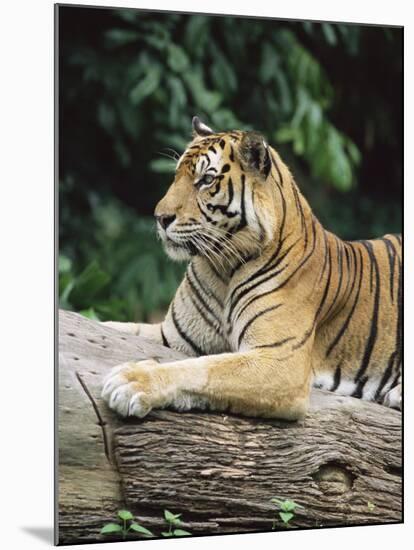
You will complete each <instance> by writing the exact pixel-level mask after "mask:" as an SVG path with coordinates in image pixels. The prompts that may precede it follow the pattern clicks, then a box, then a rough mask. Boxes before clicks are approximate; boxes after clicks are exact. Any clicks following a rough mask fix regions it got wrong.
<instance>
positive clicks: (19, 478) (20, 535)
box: [0, 0, 414, 550]
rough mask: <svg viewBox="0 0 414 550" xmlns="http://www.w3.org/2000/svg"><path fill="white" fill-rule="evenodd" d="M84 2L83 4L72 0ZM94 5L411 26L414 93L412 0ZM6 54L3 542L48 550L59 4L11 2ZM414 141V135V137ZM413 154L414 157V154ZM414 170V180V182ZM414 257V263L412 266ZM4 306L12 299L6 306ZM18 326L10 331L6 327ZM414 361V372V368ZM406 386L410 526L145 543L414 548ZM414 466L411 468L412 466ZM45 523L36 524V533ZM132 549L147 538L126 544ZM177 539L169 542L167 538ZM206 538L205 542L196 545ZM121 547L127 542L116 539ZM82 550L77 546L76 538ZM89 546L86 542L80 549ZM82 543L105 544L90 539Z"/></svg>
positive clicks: (4, 23)
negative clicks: (56, 20) (412, 544)
mask: <svg viewBox="0 0 414 550" xmlns="http://www.w3.org/2000/svg"><path fill="white" fill-rule="evenodd" d="M66 3H68V4H70V3H77V2H70V1H68V2H66ZM85 3H86V4H89V5H107V6H120V7H121V6H123V7H142V8H150V9H155V8H157V9H170V10H171V9H173V10H177V11H191V10H194V9H195V10H199V11H203V10H208V11H209V12H214V13H226V14H229V13H231V14H244V15H263V16H273V17H285V18H301V19H306V18H310V19H315V20H318V19H324V20H332V21H349V22H370V23H378V24H384V23H387V24H394V25H405V27H406V30H405V44H406V48H405V50H406V57H405V69H406V91H405V97H406V98H410V97H411V98H412V97H414V94H413V71H412V69H411V65H413V55H412V54H413V51H412V49H413V45H412V40H411V38H410V36H411V33H412V29H413V21H412V19H411V17H410V15H411V14H410V9H409V5H410V3H409V2H406V1H405V0H394V1H393V2H387V3H385V2H383V3H381V4H380V3H379V2H362V1H361V0H347V1H346V2H340V3H338V2H326V1H324V0H312V2H309V1H306V0H301V1H299V0H296V1H295V0H289V2H286V3H281V2H279V3H278V4H274V3H271V2H269V1H268V0H255V2H254V3H252V2H246V0H244V1H243V0H237V1H236V0H232V1H230V0H226V1H224V2H223V0H209V1H208V2H207V3H206V4H200V3H196V4H194V1H190V0H173V1H172V0H170V1H165V0H164V1H161V0H151V2H137V1H131V0H123V1H117V0H111V1H109V2H105V1H100V2H97V1H94V0H90V1H89V2H85ZM0 24H1V29H0V40H1V43H0V52H1V58H2V59H1V65H0V67H1V73H0V74H1V85H0V93H1V101H0V109H1V113H0V120H1V140H2V143H1V145H2V147H1V153H2V154H1V162H0V171H1V173H0V184H1V187H0V189H1V191H0V192H1V197H0V223H1V226H0V239H1V240H0V243H1V247H0V251H1V256H0V257H1V265H2V268H1V287H0V288H1V305H2V310H1V313H2V317H1V318H2V321H3V323H2V331H3V337H2V339H1V342H2V346H1V359H2V361H1V367H0V369H1V371H0V372H1V382H2V384H1V394H0V395H1V398H0V402H1V406H2V410H1V416H0V418H1V419H2V424H3V425H2V431H1V435H2V453H1V458H2V466H1V469H0V471H1V474H2V478H3V479H2V483H1V485H0V487H1V498H2V503H3V504H4V506H3V512H2V529H1V534H0V537H1V542H2V545H3V546H4V547H5V548H7V549H10V550H13V549H14V548H16V549H17V548H18V549H23V550H25V549H26V548H30V549H34V550H35V549H37V548H44V547H47V546H48V544H47V542H45V541H44V540H42V539H41V538H39V533H40V536H41V534H42V533H43V536H44V530H45V528H47V527H51V525H52V521H53V503H52V495H53V485H52V479H53V444H52V434H53V349H52V346H53V280H52V273H53V225H52V218H53V197H52V192H53V2H52V1H51V0H27V1H23V0H19V1H16V2H13V1H9V2H7V3H4V4H3V5H2V9H1V22H0ZM405 113H406V132H405V134H406V142H405V143H406V144H405V150H406V152H407V153H408V151H410V149H409V145H410V143H409V141H408V135H407V134H408V132H407V127H412V113H413V108H412V107H411V106H410V104H409V103H408V102H407V101H406V110H405ZM411 145H412V140H411ZM411 156H412V155H411ZM410 160H411V159H410V158H409V156H408V154H406V163H405V175H406V179H405V181H406V195H405V209H406V213H407V211H408V205H409V204H410V205H411V207H412V208H414V206H413V204H412V195H413V192H412V191H410V187H412V185H414V181H413V179H412V177H410V176H412V170H410V166H411V163H410ZM410 180H411V183H410ZM412 220H413V217H411V216H409V215H406V218H405V243H406V248H405V257H406V258H407V261H406V275H405V281H406V283H407V284H406V293H405V312H406V323H405V332H406V334H407V335H409V329H410V324H409V323H410V321H411V319H410V310H411V309H412V308H411V307H410V306H412V305H413V295H412V292H411V291H410V286H411V284H410V282H411V281H413V280H414V273H413V267H412V266H414V262H412V261H411V262H410V260H409V259H410V258H412V257H413V246H412V239H411V235H412V229H413V227H412V225H413V221H412ZM410 263H411V265H410ZM4 305H5V306H6V307H5V308H4ZM4 331H6V337H5V336H4ZM409 344H410V339H409V338H406V361H405V364H406V388H410V387H412V384H413V380H412V379H413V376H412V372H413V368H412V364H411V363H412V362H413V356H412V353H411V349H408V348H410V347H411V346H410V345H409ZM410 371H411V372H410ZM408 393H409V390H408V391H406V403H407V405H406V414H405V426H406V430H405V435H406V446H405V449H406V464H407V468H406V472H405V476H406V487H407V490H406V507H405V517H406V524H405V525H396V526H382V527H360V528H349V529H327V530H317V531H301V532H289V533H278V534H259V535H244V536H240V535H236V536H226V537H214V538H198V539H192V540H185V541H184V540H180V541H169V542H168V543H165V542H164V541H148V542H145V543H143V544H144V546H142V547H143V548H145V549H147V548H148V550H149V549H152V548H154V549H155V548H164V549H165V548H167V547H168V548H171V549H172V548H182V547H183V548H195V547H197V549H198V548H199V549H201V550H202V549H204V548H210V546H211V545H214V546H215V547H216V548H238V549H239V548H240V547H242V548H249V547H250V546H251V545H253V544H256V545H260V546H262V547H264V548H274V547H276V546H278V547H279V548H281V547H284V546H286V547H289V548H293V549H295V548H302V547H304V546H307V547H309V546H313V545H317V546H318V549H320V550H323V549H325V548H326V549H329V550H331V549H332V547H333V546H334V547H335V548H336V549H338V550H340V549H342V548H347V549H348V548H349V547H350V546H352V545H355V546H356V547H357V548H362V547H363V545H366V546H368V547H374V546H375V549H376V550H381V549H387V550H388V549H389V548H391V547H394V546H398V547H399V548H405V547H407V546H408V540H410V536H411V538H414V532H413V528H412V523H413V521H412V518H414V507H413V496H412V495H413V487H414V482H413V481H414V480H413V470H412V468H411V465H412V464H413V462H414V460H413V437H412V433H411V429H412V422H411V421H410V416H411V415H410V410H411V409H412V406H411V404H410V402H409V400H408V398H407V394H408ZM410 470H411V471H410ZM30 529H31V530H32V531H33V530H35V531H36V533H37V535H36V534H33V532H32V533H30V532H28V530H30ZM123 544H125V545H126V546H122V548H125V549H127V548H130V547H132V544H135V543H123ZM165 544H167V546H165ZM196 545H197V546H196ZM118 547H119V548H121V546H120V545H119V544H115V545H114V546H111V547H110V548H111V549H112V548H118ZM74 548H76V546H75V547H74ZM80 548H81V547H80ZM82 548H85V549H87V548H91V549H96V548H98V547H97V546H96V545H85V546H83V547H82Z"/></svg>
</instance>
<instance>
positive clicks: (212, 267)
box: [206, 258, 227, 283]
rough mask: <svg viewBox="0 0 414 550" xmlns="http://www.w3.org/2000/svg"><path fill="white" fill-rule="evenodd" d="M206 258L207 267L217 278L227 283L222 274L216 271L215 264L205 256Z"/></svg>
mask: <svg viewBox="0 0 414 550" xmlns="http://www.w3.org/2000/svg"><path fill="white" fill-rule="evenodd" d="M206 260H207V263H208V266H209V268H210V269H211V271H212V272H213V273H214V275H215V276H216V277H217V279H220V281H221V282H222V283H227V281H226V280H225V278H224V277H223V275H222V274H221V273H219V272H218V271H217V269H216V266H215V265H214V264H213V262H212V261H211V260H210V259H209V258H206Z"/></svg>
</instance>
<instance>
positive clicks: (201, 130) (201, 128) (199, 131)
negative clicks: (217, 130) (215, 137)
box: [193, 116, 214, 137]
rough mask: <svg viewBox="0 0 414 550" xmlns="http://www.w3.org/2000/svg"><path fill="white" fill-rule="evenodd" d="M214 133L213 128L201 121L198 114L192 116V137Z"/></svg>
mask: <svg viewBox="0 0 414 550" xmlns="http://www.w3.org/2000/svg"><path fill="white" fill-rule="evenodd" d="M210 134H214V132H213V130H212V129H211V128H209V127H208V126H207V125H206V124H204V123H203V122H201V120H200V119H199V118H198V116H195V117H193V135H194V137H197V136H198V137H205V136H209V135H210Z"/></svg>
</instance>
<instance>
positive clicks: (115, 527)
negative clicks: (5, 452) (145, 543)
mask: <svg viewBox="0 0 414 550" xmlns="http://www.w3.org/2000/svg"><path fill="white" fill-rule="evenodd" d="M117 515H118V518H119V519H120V520H121V521H122V524H119V523H107V524H106V525H104V526H103V527H102V529H101V535H115V534H118V535H122V538H123V539H124V540H125V539H126V537H127V535H128V533H130V532H131V531H132V532H134V533H139V534H141V535H142V536H144V537H153V536H154V534H153V533H151V531H150V530H149V529H146V528H145V527H143V526H142V525H140V524H139V523H137V522H136V521H134V516H133V515H132V514H131V512H129V511H128V510H119V512H118V514H117Z"/></svg>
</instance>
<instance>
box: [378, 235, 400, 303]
mask: <svg viewBox="0 0 414 550" xmlns="http://www.w3.org/2000/svg"><path fill="white" fill-rule="evenodd" d="M381 240H382V242H383V243H384V244H385V248H386V250H387V255H388V263H389V266H390V296H391V302H394V266H395V257H396V255H397V251H396V250H395V247H394V243H393V242H392V241H390V240H388V239H387V238H386V237H383V238H382V239H381Z"/></svg>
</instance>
